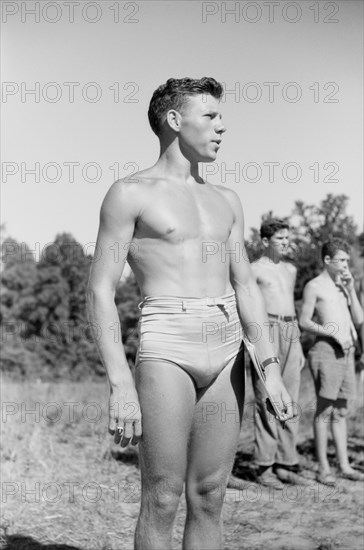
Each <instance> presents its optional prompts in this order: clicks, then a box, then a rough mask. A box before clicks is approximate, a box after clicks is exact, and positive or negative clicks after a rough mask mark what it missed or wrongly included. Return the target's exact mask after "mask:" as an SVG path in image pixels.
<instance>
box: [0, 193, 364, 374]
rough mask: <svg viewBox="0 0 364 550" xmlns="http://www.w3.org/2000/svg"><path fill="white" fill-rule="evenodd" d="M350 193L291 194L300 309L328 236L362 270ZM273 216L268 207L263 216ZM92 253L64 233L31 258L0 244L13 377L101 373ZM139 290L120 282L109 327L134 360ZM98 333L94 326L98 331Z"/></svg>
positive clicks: (21, 248) (22, 248) (2, 326)
mask: <svg viewBox="0 0 364 550" xmlns="http://www.w3.org/2000/svg"><path fill="white" fill-rule="evenodd" d="M347 204H348V197H346V196H345V195H337V196H334V195H331V194H329V195H327V197H326V198H325V199H324V200H323V201H321V203H320V204H318V205H308V204H304V203H303V202H302V201H296V203H295V205H294V208H293V210H292V212H291V214H290V215H289V216H288V217H287V219H288V220H289V223H290V225H291V227H292V248H291V251H290V260H291V261H293V262H294V263H295V265H296V266H297V269H298V275H297V285H296V289H295V298H296V301H297V306H298V308H299V304H300V299H301V297H302V290H303V287H304V285H305V283H306V282H307V281H308V280H310V279H311V278H312V277H314V276H315V275H316V274H317V273H318V272H319V270H320V269H321V265H320V260H319V252H320V248H321V245H322V243H323V242H324V241H325V240H327V239H328V238H330V237H336V236H338V237H342V238H345V239H346V240H347V241H348V242H349V243H350V244H351V245H352V251H353V254H352V258H353V264H352V270H353V273H354V275H355V276H356V278H359V277H362V275H363V268H362V260H361V256H362V248H363V233H361V234H360V235H359V234H358V230H357V226H356V224H355V223H354V220H353V219H352V217H351V216H349V215H348V214H347V212H346V209H347ZM272 216H274V213H273V212H272V211H270V212H267V213H266V214H264V215H263V216H262V220H264V219H266V218H268V217H272ZM247 251H248V256H249V259H250V260H251V261H254V260H255V259H257V258H258V257H259V256H260V254H261V252H262V250H261V245H260V237H259V230H258V229H253V230H252V231H251V235H250V238H249V239H247ZM91 262H92V255H90V254H87V253H86V252H85V251H84V248H83V247H82V245H81V244H80V243H78V242H77V241H76V239H75V238H74V237H73V236H72V235H71V234H69V233H62V234H60V235H57V236H56V238H55V240H54V242H53V243H51V244H49V245H48V246H47V247H46V250H44V251H43V253H42V255H41V257H40V258H39V259H38V260H36V259H35V257H34V253H33V252H32V251H31V250H30V249H29V247H28V246H27V245H25V244H24V243H18V242H17V241H16V240H15V239H12V238H10V237H8V238H6V239H5V240H4V241H3V243H2V270H1V273H0V282H1V287H2V292H1V300H0V330H1V344H2V354H1V356H0V368H1V370H2V371H5V372H7V373H11V374H12V375H18V376H36V377H41V378H49V379H56V378H65V377H66V378H71V379H73V380H78V379H81V378H83V377H85V376H90V375H92V376H104V375H105V371H104V368H103V366H102V364H101V360H100V358H99V355H98V351H97V346H96V343H95V341H94V336H93V332H94V334H95V331H92V328H91V326H90V323H89V322H88V320H87V315H86V286H87V281H88V275H89V269H90V266H91ZM140 300H141V298H140V293H139V290H138V287H137V285H136V282H135V279H134V276H133V275H130V276H128V277H127V278H124V279H123V280H122V281H120V283H119V284H118V286H117V289H116V295H115V303H116V306H117V309H118V313H119V318H120V326H118V327H110V330H113V332H114V338H122V341H123V344H124V347H125V351H126V355H127V358H128V361H129V364H130V366H131V367H133V365H134V361H135V355H136V350H137V346H138V335H137V325H138V319H139V310H138V303H139V302H140ZM96 334H97V330H96Z"/></svg>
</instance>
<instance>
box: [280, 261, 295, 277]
mask: <svg viewBox="0 0 364 550" xmlns="http://www.w3.org/2000/svg"><path fill="white" fill-rule="evenodd" d="M282 264H283V266H284V268H285V269H286V270H287V271H288V272H289V273H291V274H292V275H296V273H297V267H296V266H295V265H294V264H293V263H292V262H289V261H286V260H284V261H283V262H282Z"/></svg>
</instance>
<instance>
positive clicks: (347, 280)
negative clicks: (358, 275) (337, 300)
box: [336, 269, 354, 294]
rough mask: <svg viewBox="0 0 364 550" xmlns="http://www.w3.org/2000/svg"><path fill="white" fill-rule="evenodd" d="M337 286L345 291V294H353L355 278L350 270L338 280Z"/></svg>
mask: <svg viewBox="0 0 364 550" xmlns="http://www.w3.org/2000/svg"><path fill="white" fill-rule="evenodd" d="M336 284H337V285H338V286H339V287H341V288H342V289H343V292H344V293H345V294H346V293H347V292H352V291H353V290H354V277H353V276H352V274H351V273H350V271H349V270H348V269H346V270H345V271H344V272H343V273H341V275H340V276H339V277H338V278H337V280H336Z"/></svg>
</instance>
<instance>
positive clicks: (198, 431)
mask: <svg viewBox="0 0 364 550" xmlns="http://www.w3.org/2000/svg"><path fill="white" fill-rule="evenodd" d="M244 392H245V372H244V356H243V354H242V353H241V354H240V355H239V356H238V358H237V359H236V360H233V361H231V362H230V364H229V365H227V366H226V367H225V369H224V370H223V371H222V372H221V373H220V374H219V376H218V377H217V379H216V380H215V381H214V382H213V383H212V384H211V385H210V386H209V387H208V388H207V389H206V390H205V391H203V392H201V395H200V396H199V399H198V402H197V403H196V407H195V414H194V421H193V429H192V433H191V440H190V444H189V455H188V479H189V480H190V482H191V481H200V480H207V481H208V480H209V479H211V480H216V479H219V478H220V479H221V480H223V478H224V477H226V476H228V474H229V473H230V471H231V467H232V463H233V460H234V456H235V452H236V448H237V442H238V437H239V433H240V427H241V420H242V416H243V408H244Z"/></svg>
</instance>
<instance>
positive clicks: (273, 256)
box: [262, 250, 282, 265]
mask: <svg viewBox="0 0 364 550" xmlns="http://www.w3.org/2000/svg"><path fill="white" fill-rule="evenodd" d="M262 258H263V259H264V258H266V260H267V261H269V262H271V263H274V264H276V265H278V264H279V263H281V260H282V258H281V257H279V258H278V257H277V253H274V252H273V251H270V250H265V251H264V254H263V256H262Z"/></svg>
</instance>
